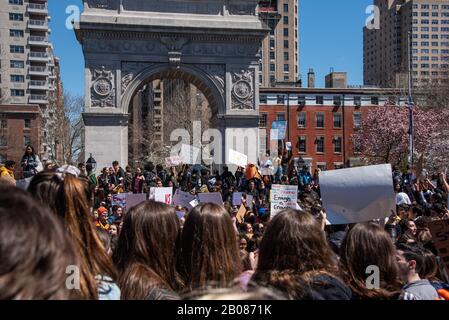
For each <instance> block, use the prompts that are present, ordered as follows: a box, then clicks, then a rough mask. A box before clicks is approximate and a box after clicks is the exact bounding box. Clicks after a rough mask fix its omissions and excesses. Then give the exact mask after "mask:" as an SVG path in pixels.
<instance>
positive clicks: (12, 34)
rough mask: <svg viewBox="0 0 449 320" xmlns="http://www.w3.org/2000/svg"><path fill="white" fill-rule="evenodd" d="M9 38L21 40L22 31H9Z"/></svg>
mask: <svg viewBox="0 0 449 320" xmlns="http://www.w3.org/2000/svg"><path fill="white" fill-rule="evenodd" d="M9 36H10V37H16V38H23V36H24V32H23V30H9Z"/></svg>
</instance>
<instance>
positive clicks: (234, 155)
mask: <svg viewBox="0 0 449 320" xmlns="http://www.w3.org/2000/svg"><path fill="white" fill-rule="evenodd" d="M229 163H232V164H235V165H237V166H239V167H246V165H247V164H248V157H247V156H246V155H245V154H243V153H240V152H237V151H235V150H232V149H230V150H229Z"/></svg>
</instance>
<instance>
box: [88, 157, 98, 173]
mask: <svg viewBox="0 0 449 320" xmlns="http://www.w3.org/2000/svg"><path fill="white" fill-rule="evenodd" d="M86 164H89V165H91V166H92V171H95V169H96V168H97V161H95V159H94V158H93V157H92V153H91V154H90V157H89V159H87V161H86Z"/></svg>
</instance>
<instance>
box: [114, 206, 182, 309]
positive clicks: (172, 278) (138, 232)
mask: <svg viewBox="0 0 449 320" xmlns="http://www.w3.org/2000/svg"><path fill="white" fill-rule="evenodd" d="M179 230H180V227H179V220H178V217H177V216H176V211H175V209H174V208H173V207H171V206H169V205H166V204H164V203H159V202H154V201H147V202H144V203H141V204H139V205H137V206H135V207H133V208H132V209H131V210H130V211H129V212H128V213H127V214H126V217H125V220H124V222H123V229H122V231H121V233H120V236H119V239H118V244H117V248H116V250H115V252H114V262H115V264H116V266H117V269H118V271H119V273H120V277H119V285H120V288H121V297H122V299H139V300H140V299H146V298H148V294H149V292H150V291H151V289H152V288H154V287H159V288H162V289H168V290H171V291H175V292H176V291H177V290H179V289H180V286H181V284H180V276H179V275H178V273H177V271H176V256H177V240H178V237H179Z"/></svg>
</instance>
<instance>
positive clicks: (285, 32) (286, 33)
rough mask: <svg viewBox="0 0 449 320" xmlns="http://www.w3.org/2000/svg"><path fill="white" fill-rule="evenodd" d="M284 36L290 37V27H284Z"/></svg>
mask: <svg viewBox="0 0 449 320" xmlns="http://www.w3.org/2000/svg"><path fill="white" fill-rule="evenodd" d="M284 37H288V28H284Z"/></svg>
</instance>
